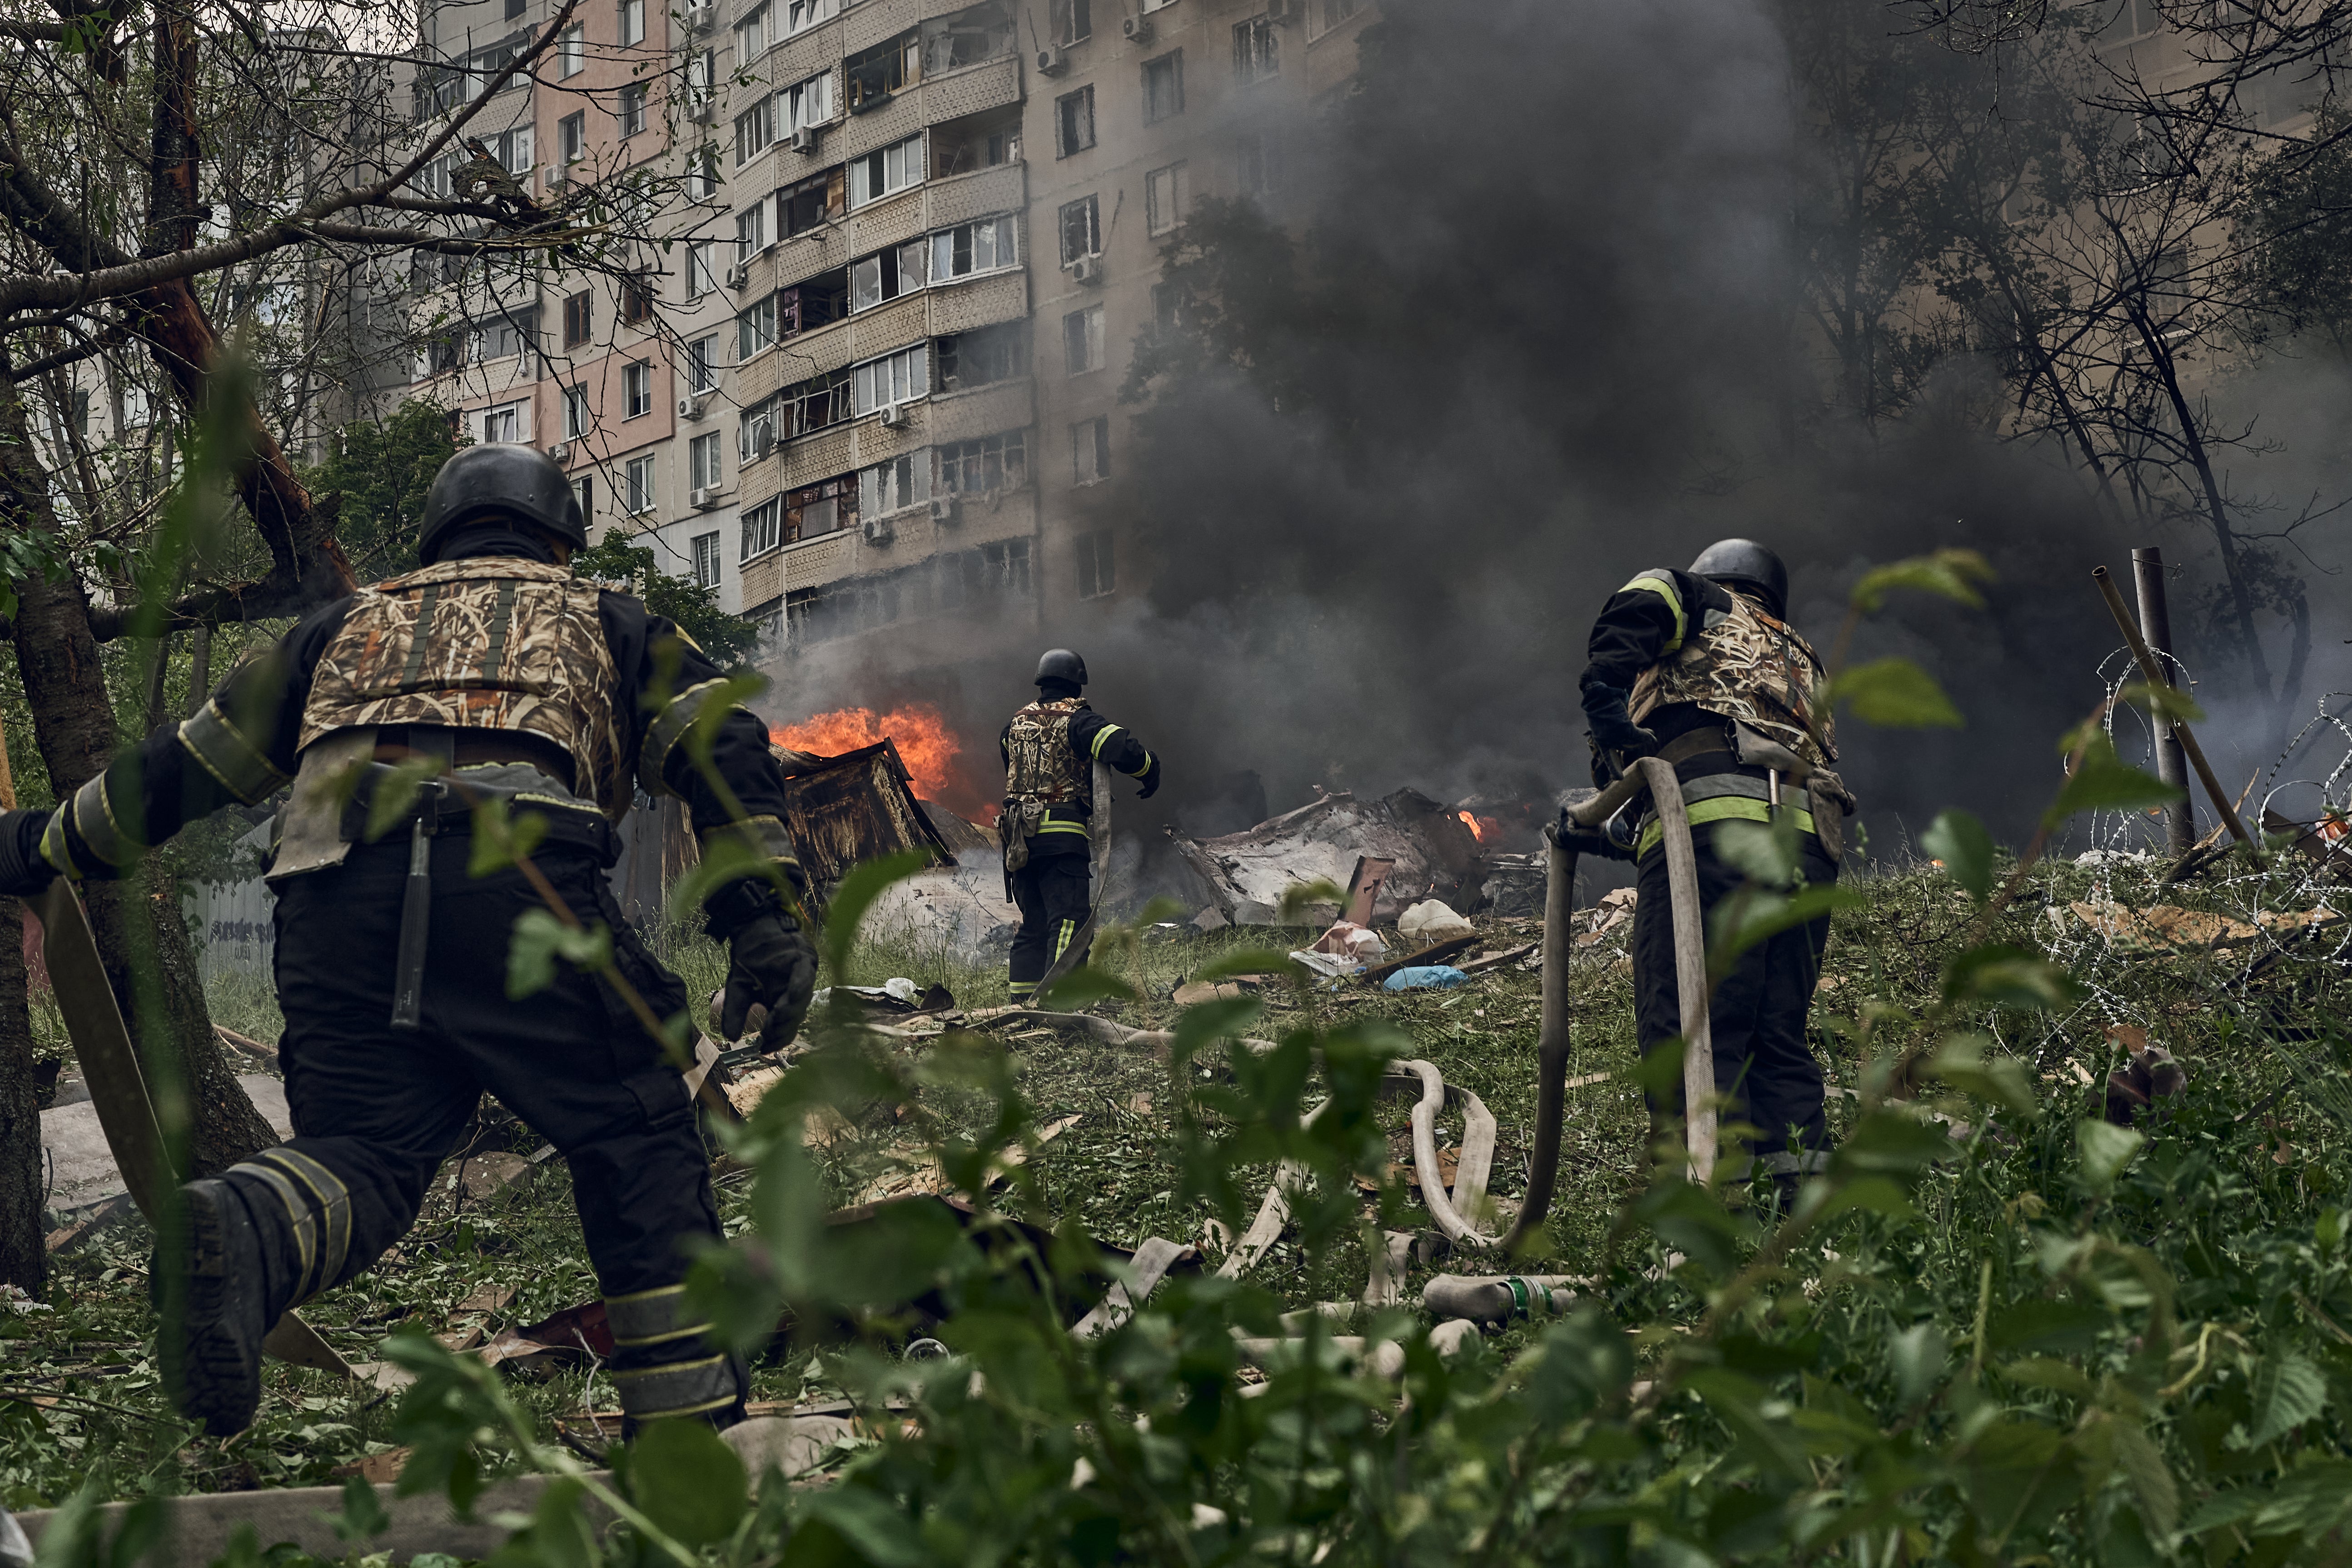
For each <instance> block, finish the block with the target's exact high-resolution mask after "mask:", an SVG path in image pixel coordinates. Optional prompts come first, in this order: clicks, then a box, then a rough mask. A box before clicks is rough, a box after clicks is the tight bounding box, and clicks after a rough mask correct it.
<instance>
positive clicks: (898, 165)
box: [849, 134, 923, 212]
mask: <svg viewBox="0 0 2352 1568" xmlns="http://www.w3.org/2000/svg"><path fill="white" fill-rule="evenodd" d="M922 178H923V138H922V137H921V135H920V134H917V135H913V136H909V137H908V138H907V139H906V140H905V141H904V142H895V143H893V144H892V145H890V146H887V147H884V148H880V149H878V150H877V151H875V152H872V153H867V154H866V156H865V157H863V158H860V159H858V160H857V162H856V163H852V164H850V165H849V210H850V211H852V212H856V210H857V209H858V208H859V207H862V206H864V205H866V203H868V202H878V201H880V200H881V199H882V198H883V197H884V196H887V195H894V194H895V193H897V192H899V191H903V190H905V189H906V188H907V187H908V186H909V185H914V184H921V182H922Z"/></svg>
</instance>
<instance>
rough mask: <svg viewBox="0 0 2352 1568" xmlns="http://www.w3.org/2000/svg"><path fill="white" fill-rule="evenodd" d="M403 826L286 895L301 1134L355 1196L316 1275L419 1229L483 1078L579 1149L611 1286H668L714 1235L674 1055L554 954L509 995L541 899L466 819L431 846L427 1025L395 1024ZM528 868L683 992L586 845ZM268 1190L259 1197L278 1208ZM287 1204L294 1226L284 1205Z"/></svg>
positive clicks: (654, 999)
mask: <svg viewBox="0 0 2352 1568" xmlns="http://www.w3.org/2000/svg"><path fill="white" fill-rule="evenodd" d="M406 837H407V836H406V834H405V833H404V832H402V833H399V834H396V835H394V837H391V838H388V839H387V840H385V841H384V842H382V843H378V844H373V845H354V846H353V847H352V851H351V856H350V858H349V859H348V860H347V861H346V862H345V863H344V864H343V865H341V866H340V867H337V868H331V869H327V870H320V871H314V872H310V873H308V874H306V875H302V876H299V877H292V878H289V879H287V880H286V881H284V882H282V883H280V884H278V889H277V891H278V909H277V928H278V959H277V972H278V1003H279V1005H280V1006H281V1007H282V1008H283V1009H284V1011H285V1015H286V1034H285V1037H284V1038H283V1040H282V1042H281V1043H280V1046H279V1048H278V1060H279V1062H280V1063H281V1065H282V1066H283V1068H284V1069H285V1073H286V1099H287V1103H288V1106H289V1109H290V1110H292V1112H293V1120H294V1129H295V1138H294V1141H293V1142H292V1143H291V1144H290V1145H289V1148H290V1149H291V1150H292V1151H294V1152H297V1153H299V1154H302V1155H307V1156H308V1157H310V1159H312V1160H315V1161H317V1162H318V1163H320V1164H322V1165H324V1166H325V1167H326V1168H327V1170H328V1171H329V1172H331V1173H332V1174H333V1176H334V1177H336V1178H339V1179H340V1180H341V1183H342V1184H344V1185H345V1186H346V1187H347V1188H348V1189H349V1191H350V1208H349V1213H350V1220H349V1236H350V1239H349V1244H348V1252H347V1254H346V1257H345V1260H344V1262H343V1265H342V1267H341V1268H340V1269H339V1270H337V1271H336V1272H335V1277H334V1278H333V1279H327V1280H325V1281H323V1282H322V1285H324V1284H333V1283H337V1282H339V1281H340V1280H341V1279H349V1278H351V1277H352V1276H353V1275H355V1274H358V1273H360V1272H361V1271H362V1270H363V1269H365V1268H367V1267H368V1266H369V1265H370V1264H372V1263H373V1262H374V1261H375V1259H376V1258H378V1257H380V1256H381V1255H382V1254H383V1251H384V1249H385V1248H387V1247H390V1246H392V1245H393V1243H394V1242H395V1241H397V1240H398V1239H399V1238H400V1237H402V1236H403V1235H404V1233H405V1232H406V1231H407V1230H408V1228H409V1226H411V1225H413V1224H414V1223H415V1219H416V1213H417V1208H418V1205H420V1204H421V1203H422V1202H423V1200H424V1195H425V1188H426V1185H427V1184H428V1183H430V1182H431V1180H432V1179H433V1174H434V1172H435V1171H436V1169H437V1168H438V1167H439V1166H440V1164H441V1162H442V1161H443V1159H444V1158H446V1156H447V1155H448V1154H449V1153H450V1152H451V1151H452V1150H453V1149H454V1148H455V1147H456V1145H457V1141H458V1139H459V1138H460V1137H461V1136H462V1135H463V1133H464V1132H465V1131H466V1128H467V1124H468V1122H469V1121H470V1119H471V1118H472V1115H473V1112H474V1108H475V1105H476V1103H477V1102H478V1100H479V1098H480V1096H481V1094H482V1092H483V1091H484V1090H485V1089H487V1090H488V1091H489V1092H490V1093H491V1094H493V1095H496V1096H497V1097H498V1099H499V1101H500V1102H501V1103H502V1104H504V1105H505V1106H506V1107H508V1109H509V1110H512V1111H514V1112H515V1114H516V1115H518V1116H520V1117H521V1118H522V1119H523V1121H526V1122H528V1123H529V1124H530V1126H531V1127H532V1128H533V1129H534V1130H535V1131H538V1132H539V1133H540V1134H541V1136H543V1137H545V1138H546V1139H547V1140H548V1142H551V1143H553V1144H554V1145H555V1147H556V1148H557V1149H558V1150H559V1151H560V1152H562V1154H563V1156H564V1158H565V1160H566V1161H567V1162H568V1163H569V1164H570V1166H571V1169H572V1196H573V1201H574V1203H575V1205H577V1207H578V1210H579V1214H580V1226H581V1230H582V1233H583V1237H584V1238H585V1240H586V1242H587V1249H588V1256H589V1258H590V1260H591V1261H592V1262H593V1265H594V1267H595V1270H596V1278H597V1280H598V1282H599V1283H600V1284H601V1285H602V1287H603V1289H604V1295H605V1297H606V1298H607V1299H608V1300H609V1299H611V1298H614V1297H617V1296H625V1295H629V1294H632V1293H635V1292H640V1291H646V1290H657V1289H662V1288H665V1287H672V1286H676V1285H677V1283H678V1282H679V1281H681V1280H683V1279H684V1278H685V1277H686V1270H687V1266H688V1253H687V1250H686V1249H687V1247H688V1244H689V1243H691V1242H694V1241H697V1240H698V1239H701V1238H705V1237H708V1238H710V1239H713V1240H716V1239H717V1238H718V1237H719V1211H718V1205H717V1203H716V1201H715V1200H714V1198H713V1196H712V1193H711V1187H710V1167H709V1155H708V1154H707V1153H706V1152H705V1151H704V1148H703V1144H702V1137H701V1132H700V1130H699V1128H698V1125H697V1122H696V1119H695V1114H694V1110H693V1107H692V1105H691V1103H690V1102H689V1101H688V1098H687V1095H686V1089H685V1085H684V1082H683V1080H682V1079H681V1078H680V1076H679V1074H678V1071H677V1068H675V1067H673V1066H672V1065H671V1064H670V1063H669V1062H668V1061H667V1059H666V1058H665V1057H664V1055H663V1052H662V1050H661V1047H659V1046H658V1045H657V1044H656V1042H655V1041H654V1040H653V1039H652V1038H651V1037H648V1036H647V1034H646V1031H645V1029H644V1028H643V1027H642V1026H640V1025H639V1024H638V1023H637V1021H636V1019H635V1016H633V1015H632V1014H631V1013H630V1012H629V1011H628V1010H627V1008H626V1007H625V1005H624V1004H623V1002H622V1001H621V999H620V997H619V996H618V995H617V994H614V992H613V990H612V989H611V988H610V987H609V986H607V985H606V984H604V982H603V981H601V980H599V979H597V978H596V977H594V976H593V975H589V974H584V973H580V972H579V971H576V970H574V969H572V968H571V967H570V966H569V965H567V964H565V963H562V962H561V961H559V962H558V963H557V964H556V968H555V982H554V984H552V985H551V986H550V987H549V988H548V989H546V990H543V991H541V992H539V993H538V994H535V995H532V996H529V997H526V998H524V999H522V1000H520V1001H509V999H508V997H507V993H506V980H507V952H508V948H509V939H510V933H511V932H512V931H513V928H514V924H515V921H516V920H517V919H518V918H519V917H520V915H521V914H522V913H523V912H524V911H525V910H532V909H540V908H543V907H544V906H543V905H542V904H541V901H540V900H539V898H538V897H537V896H536V895H535V894H534V893H533V892H532V891H531V889H530V886H529V885H528V884H527V883H526V882H525V881H524V880H523V878H522V875H521V873H520V872H518V871H514V870H511V869H510V870H506V871H501V872H499V873H496V874H494V875H491V876H488V877H482V878H473V877H469V876H467V868H466V861H467V851H468V849H469V847H470V841H469V839H468V838H467V836H466V835H464V834H462V833H460V834H455V835H448V836H444V837H439V838H436V840H435V842H434V846H433V852H432V853H433V883H434V891H433V908H432V924H431V928H430V936H429V940H428V942H427V947H426V954H427V956H426V960H425V984H424V993H423V1009H422V1021H423V1026H422V1027H421V1028H417V1029H414V1030H408V1029H394V1028H393V1027H391V1026H390V1023H389V1020H390V1017H391V1014H392V1003H393V980H394V956H395V951H396V949H397V946H398V941H399V931H400V910H401V900H402V894H403V890H404V884H405V880H406V876H407V858H408V846H407V843H406ZM536 863H537V864H538V866H539V868H540V869H541V870H542V871H544V872H545V873H546V874H547V876H548V878H549V879H550V880H551V882H552V883H553V884H554V886H555V889H556V890H557V892H558V893H559V894H560V895H561V896H562V899H563V900H564V901H565V902H566V903H567V904H569V905H570V906H571V908H572V911H573V913H574V914H576V915H577V916H579V918H580V919H581V920H582V921H596V920H599V919H601V920H603V921H604V923H605V925H606V926H607V927H608V928H610V929H611V931H613V935H614V951H615V957H616V958H617V960H618V963H619V966H620V968H621V971H622V973H624V974H625V976H626V977H627V978H628V980H629V982H630V984H632V985H634V986H635V988H636V989H637V991H638V993H639V994H641V995H643V996H644V998H645V1000H646V1002H647V1003H648V1004H649V1005H651V1006H652V1008H653V1010H654V1012H655V1013H656V1015H657V1016H663V1017H667V1016H672V1015H674V1014H675V1013H677V1011H678V1010H679V1009H681V1008H683V1007H684V1006H685V1005H686V992H685V986H684V984H683V983H681V982H680V981H679V980H678V979H677V976H675V975H673V974H671V973H669V972H668V971H667V970H666V969H664V968H663V967H662V966H661V965H660V964H659V963H656V961H655V960H654V959H653V957H652V956H651V955H650V954H648V953H647V952H646V951H645V950H644V948H643V947H641V946H640V945H639V944H638V942H637V941H636V939H635V936H634V935H632V934H631V933H630V931H629V929H628V927H627V926H626V925H625V924H624V923H623V922H622V921H621V918H620V912H619V910H618V909H617V908H616V907H615V906H614V901H613V897H612V894H611V893H610V891H609V890H608V889H607V888H606V884H605V880H604V871H603V869H602V868H600V867H599V866H598V865H597V864H596V862H595V860H594V859H593V858H591V857H588V856H584V855H580V854H562V853H557V852H555V851H553V850H547V851H542V853H541V855H540V856H539V857H537V860H536ZM260 1196H261V1194H259V1193H258V1192H256V1193H255V1194H251V1195H250V1196H249V1197H248V1206H249V1207H250V1208H252V1209H253V1211H254V1212H255V1213H256V1214H257V1215H258V1214H264V1213H269V1212H272V1211H271V1207H270V1205H268V1203H266V1202H260V1201H256V1200H257V1199H258V1198H260ZM275 1212H276V1213H277V1214H278V1215H279V1219H280V1223H285V1221H284V1219H283V1215H284V1214H285V1210H284V1209H283V1207H280V1208H278V1209H277V1210H276V1211H275ZM709 1353H710V1352H709V1350H708V1349H707V1348H706V1347H705V1346H704V1344H703V1342H701V1341H700V1339H699V1338H698V1337H693V1338H689V1339H686V1340H682V1341H679V1342H674V1343H670V1344H666V1345H661V1346H656V1347H653V1348H650V1349H646V1350H643V1351H635V1352H633V1351H632V1350H631V1349H630V1348H628V1347H623V1349H622V1350H621V1352H619V1353H618V1354H616V1355H615V1357H614V1369H615V1371H616V1372H617V1371H620V1370H624V1369H625V1368H627V1367H628V1366H630V1365H631V1364H632V1363H635V1364H638V1365H656V1364H667V1363H671V1362H674V1361H680V1360H684V1359H686V1358H688V1356H704V1357H707V1356H708V1355H709Z"/></svg>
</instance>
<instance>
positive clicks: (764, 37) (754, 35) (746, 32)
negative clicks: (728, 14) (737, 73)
mask: <svg viewBox="0 0 2352 1568" xmlns="http://www.w3.org/2000/svg"><path fill="white" fill-rule="evenodd" d="M767 48H768V8H767V7H766V6H765V5H754V6H753V7H751V10H749V11H747V12H745V13H744V14H743V16H742V17H741V18H740V20H738V21H737V22H736V24H735V68H736V69H738V70H740V69H742V68H744V67H746V66H748V65H750V64H751V62H752V61H753V60H756V59H758V58H760V57H761V55H762V54H765V53H766V52H767Z"/></svg>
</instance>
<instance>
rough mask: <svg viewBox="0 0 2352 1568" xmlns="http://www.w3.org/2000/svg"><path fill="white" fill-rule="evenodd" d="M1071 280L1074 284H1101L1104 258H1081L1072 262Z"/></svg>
mask: <svg viewBox="0 0 2352 1568" xmlns="http://www.w3.org/2000/svg"><path fill="white" fill-rule="evenodd" d="M1070 279H1071V281H1072V282H1076V283H1099V282H1101V281H1102V258H1101V257H1099V256H1081V257H1079V258H1077V259H1076V261H1073V262H1071V263H1070Z"/></svg>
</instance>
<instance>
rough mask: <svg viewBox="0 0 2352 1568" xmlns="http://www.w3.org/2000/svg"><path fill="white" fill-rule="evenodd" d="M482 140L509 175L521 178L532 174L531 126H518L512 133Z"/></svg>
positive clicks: (501, 133)
mask: <svg viewBox="0 0 2352 1568" xmlns="http://www.w3.org/2000/svg"><path fill="white" fill-rule="evenodd" d="M482 140H483V141H484V142H487V143H488V146H489V149H490V153H491V155H492V156H493V157H495V158H497V159H498V161H499V163H500V164H501V165H503V166H504V167H505V169H506V172H507V173H508V174H513V175H515V176H517V177H518V178H520V177H521V176H523V175H526V174H530V171H531V165H532V162H533V159H532V155H531V133H530V126H528V125H518V126H516V127H515V128H514V129H513V130H511V131H502V132H499V134H497V135H496V136H485V137H484V138H482Z"/></svg>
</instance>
